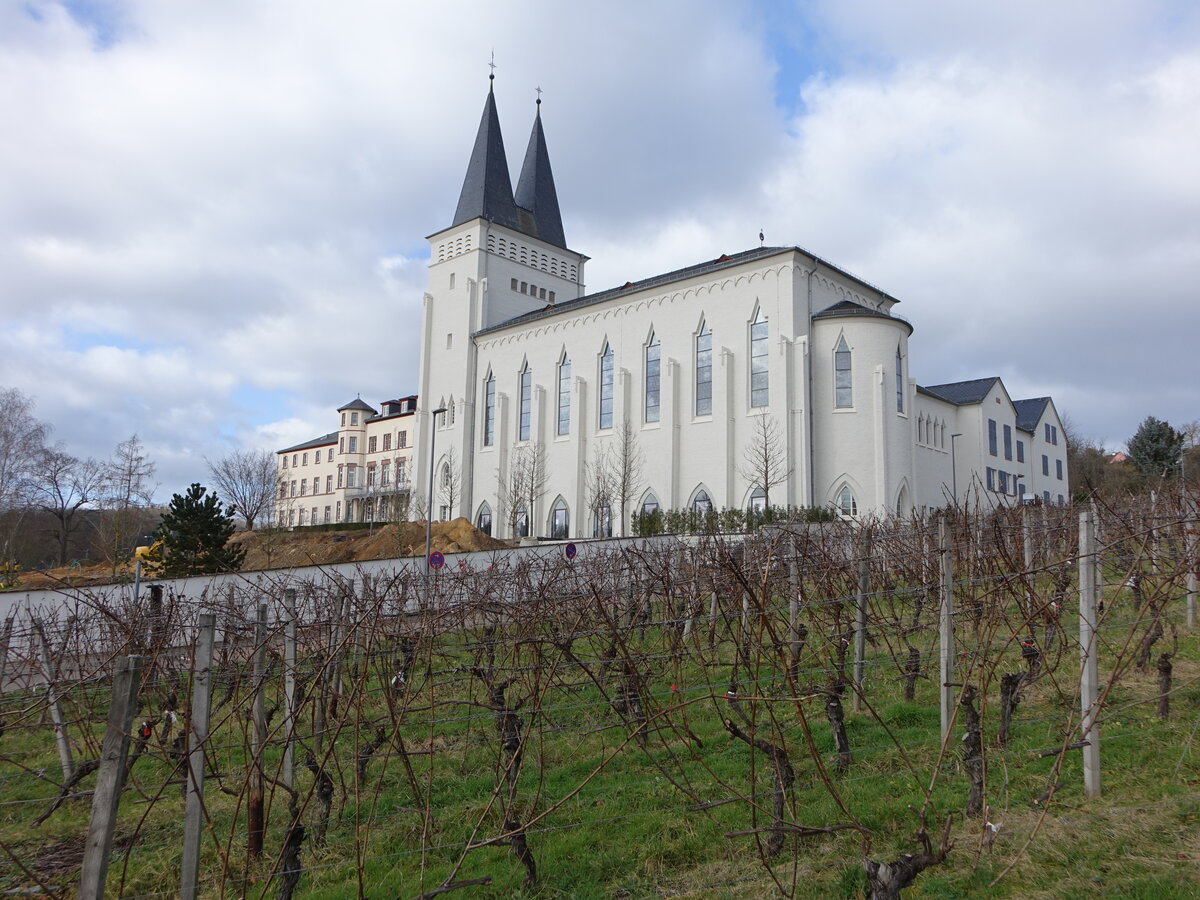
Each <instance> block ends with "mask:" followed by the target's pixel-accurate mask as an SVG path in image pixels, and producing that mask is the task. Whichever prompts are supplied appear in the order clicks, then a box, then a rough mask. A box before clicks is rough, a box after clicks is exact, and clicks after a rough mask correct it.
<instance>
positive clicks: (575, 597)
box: [0, 497, 1200, 900]
mask: <svg viewBox="0 0 1200 900" xmlns="http://www.w3.org/2000/svg"><path fill="white" fill-rule="evenodd" d="M1196 522H1197V520H1196V515H1195V506H1194V503H1192V502H1191V501H1188V500H1187V499H1186V498H1185V499H1182V500H1181V499H1179V498H1176V499H1173V500H1168V499H1166V498H1163V497H1158V498H1156V499H1153V500H1151V499H1147V500H1146V501H1145V502H1140V501H1139V502H1137V503H1132V502H1131V503H1130V504H1128V505H1126V506H1123V507H1119V508H1103V507H1101V508H1094V509H1092V510H1090V511H1087V512H1083V513H1081V512H1079V511H1078V510H1069V509H1050V508H1026V509H1013V510H1001V511H998V512H995V513H992V514H989V515H987V516H975V515H968V514H966V513H965V512H959V513H956V514H947V515H946V516H944V517H942V518H939V519H937V520H933V521H920V520H907V521H887V522H876V523H853V524H851V523H846V522H826V523H809V524H803V525H795V526H793V527H773V528H764V529H763V530H761V531H759V532H757V533H754V534H751V535H706V536H689V537H686V538H685V537H672V536H662V537H658V538H652V539H645V540H631V541H614V542H597V543H595V544H588V545H580V553H579V555H578V556H577V557H575V558H568V557H567V555H566V554H561V555H559V554H557V553H555V554H546V553H542V554H532V553H530V554H526V553H522V552H521V551H496V552H494V553H492V554H487V555H478V554H477V555H475V556H473V557H472V558H471V560H470V561H469V562H467V561H465V560H464V561H463V564H462V565H457V564H452V565H448V566H447V567H446V568H445V569H442V570H440V571H438V572H436V573H432V574H431V575H430V577H428V578H424V577H417V576H415V575H414V574H413V572H412V571H410V570H406V569H397V570H396V571H395V572H392V573H390V574H384V575H380V574H378V572H377V571H372V572H366V571H363V572H360V573H359V575H358V577H355V578H347V577H342V576H340V575H334V574H333V573H324V574H321V573H318V574H317V575H316V576H313V577H307V576H306V577H304V578H298V577H296V575H295V574H294V573H292V574H289V573H287V572H284V571H280V572H276V573H270V574H268V575H266V576H260V577H258V578H256V579H254V580H251V579H250V578H249V577H246V578H244V579H241V580H237V579H231V580H229V581H227V582H226V584H225V585H224V586H222V587H220V588H215V587H213V588H209V589H207V590H206V591H204V592H203V593H200V594H199V595H197V596H187V595H186V592H183V591H174V592H173V591H172V590H170V589H166V590H164V589H163V587H162V586H157V585H148V586H143V587H142V588H141V590H140V591H139V592H138V596H136V597H135V596H134V592H133V590H132V588H131V587H130V586H128V585H127V586H124V587H123V588H121V589H120V590H119V591H117V590H112V591H109V592H103V591H101V590H100V589H94V590H92V589H89V590H78V591H74V592H71V593H64V594H63V595H62V597H61V601H60V602H58V603H55V604H53V605H51V604H43V605H42V606H36V607H35V606H29V607H24V608H21V609H20V610H19V611H18V612H16V613H15V614H14V615H12V616H11V617H10V618H8V619H7V620H6V621H5V622H4V623H3V630H2V632H0V687H2V688H3V693H2V694H0V823H2V824H0V894H4V893H8V894H10V895H14V896H80V897H98V896H101V895H102V894H107V895H108V896H112V897H116V896H120V897H125V898H135V897H138V898H140V897H174V896H181V895H182V896H184V897H225V896H237V897H243V896H244V897H278V898H281V900H286V898H290V897H304V898H339V897H348V896H357V897H372V898H379V897H398V898H407V900H411V898H432V897H437V896H442V895H449V896H461V897H513V896H526V897H565V896H570V897H596V898H600V897H614V896H615V897H629V898H634V897H657V896H679V897H724V896H729V897H734V896H737V897H744V896H783V897H845V898H856V897H877V898H886V897H899V896H902V894H901V892H902V891H903V892H904V894H903V895H904V896H925V897H968V896H989V897H991V896H1010V897H1037V896H1045V897H1050V896H1054V897H1060V896H1078V897H1085V896H1096V895H1110V896H1135V897H1136V896H1140V897H1147V898H1149V897H1154V898H1160V897H1193V896H1197V895H1200V869H1198V868H1197V866H1196V862H1197V860H1198V859H1200V819H1198V816H1200V748H1198V747H1196V746H1195V744H1196V740H1195V739H1196V737H1197V731H1198V730H1200V641H1198V639H1197V633H1196V631H1195V629H1194V627H1193V626H1194V624H1195V598H1196V565H1197V551H1196ZM452 562H453V561H452Z"/></svg>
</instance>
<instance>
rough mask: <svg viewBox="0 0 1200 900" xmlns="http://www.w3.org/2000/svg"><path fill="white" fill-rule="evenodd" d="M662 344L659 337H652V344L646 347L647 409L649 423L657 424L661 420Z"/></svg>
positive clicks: (646, 414)
mask: <svg viewBox="0 0 1200 900" xmlns="http://www.w3.org/2000/svg"><path fill="white" fill-rule="evenodd" d="M661 366H662V344H660V343H659V341H658V335H655V334H651V335H650V343H649V344H647V345H646V409H645V417H646V421H647V422H657V421H658V418H659V388H660V382H661V378H660V374H661V371H662V368H661Z"/></svg>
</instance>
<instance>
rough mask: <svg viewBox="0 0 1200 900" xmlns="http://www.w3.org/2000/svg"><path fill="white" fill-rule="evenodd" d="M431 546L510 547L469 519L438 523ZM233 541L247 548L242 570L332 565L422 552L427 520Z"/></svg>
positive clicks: (248, 535) (458, 549)
mask: <svg viewBox="0 0 1200 900" xmlns="http://www.w3.org/2000/svg"><path fill="white" fill-rule="evenodd" d="M431 531H432V534H431V536H430V546H431V548H432V549H434V550H440V551H441V552H442V553H464V552H467V551H471V550H493V549H498V548H501V547H505V546H507V545H506V544H505V543H504V542H503V541H498V540H496V539H494V538H491V537H488V536H487V535H486V534H484V533H483V532H482V531H480V530H479V529H477V528H475V526H473V525H472V524H471V523H470V522H468V521H467V520H466V519H463V518H458V519H455V520H453V521H452V522H434V523H433V528H432V529H431ZM232 541H234V542H236V543H238V544H240V545H241V546H243V547H245V548H246V561H245V562H244V563H243V564H242V570H243V571H245V570H247V569H279V568H291V567H293V566H312V565H331V564H333V563H343V562H360V561H363V560H368V559H391V558H393V557H402V556H423V555H424V553H425V523H424V522H401V523H393V524H390V525H383V526H380V527H379V528H374V529H370V530H362V531H283V532H242V533H241V534H236V535H234V536H233V538H232Z"/></svg>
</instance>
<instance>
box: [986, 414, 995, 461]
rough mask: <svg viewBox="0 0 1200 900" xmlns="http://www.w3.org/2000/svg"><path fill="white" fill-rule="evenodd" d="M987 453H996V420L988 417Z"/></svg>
mask: <svg viewBox="0 0 1200 900" xmlns="http://www.w3.org/2000/svg"><path fill="white" fill-rule="evenodd" d="M988 453H990V454H991V455H992V456H995V455H996V420H995V419H988Z"/></svg>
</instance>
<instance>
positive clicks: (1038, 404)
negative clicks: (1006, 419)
mask: <svg viewBox="0 0 1200 900" xmlns="http://www.w3.org/2000/svg"><path fill="white" fill-rule="evenodd" d="M1049 402H1050V398H1049V397H1034V398H1032V399H1030V400H1014V401H1013V406H1014V407H1016V410H1017V427H1018V428H1020V429H1021V430H1022V431H1028V432H1029V433H1030V434H1032V433H1033V432H1034V431H1035V430H1036V429H1037V425H1038V422H1039V421H1041V418H1042V413H1044V412H1045V411H1046V404H1047V403H1049Z"/></svg>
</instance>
